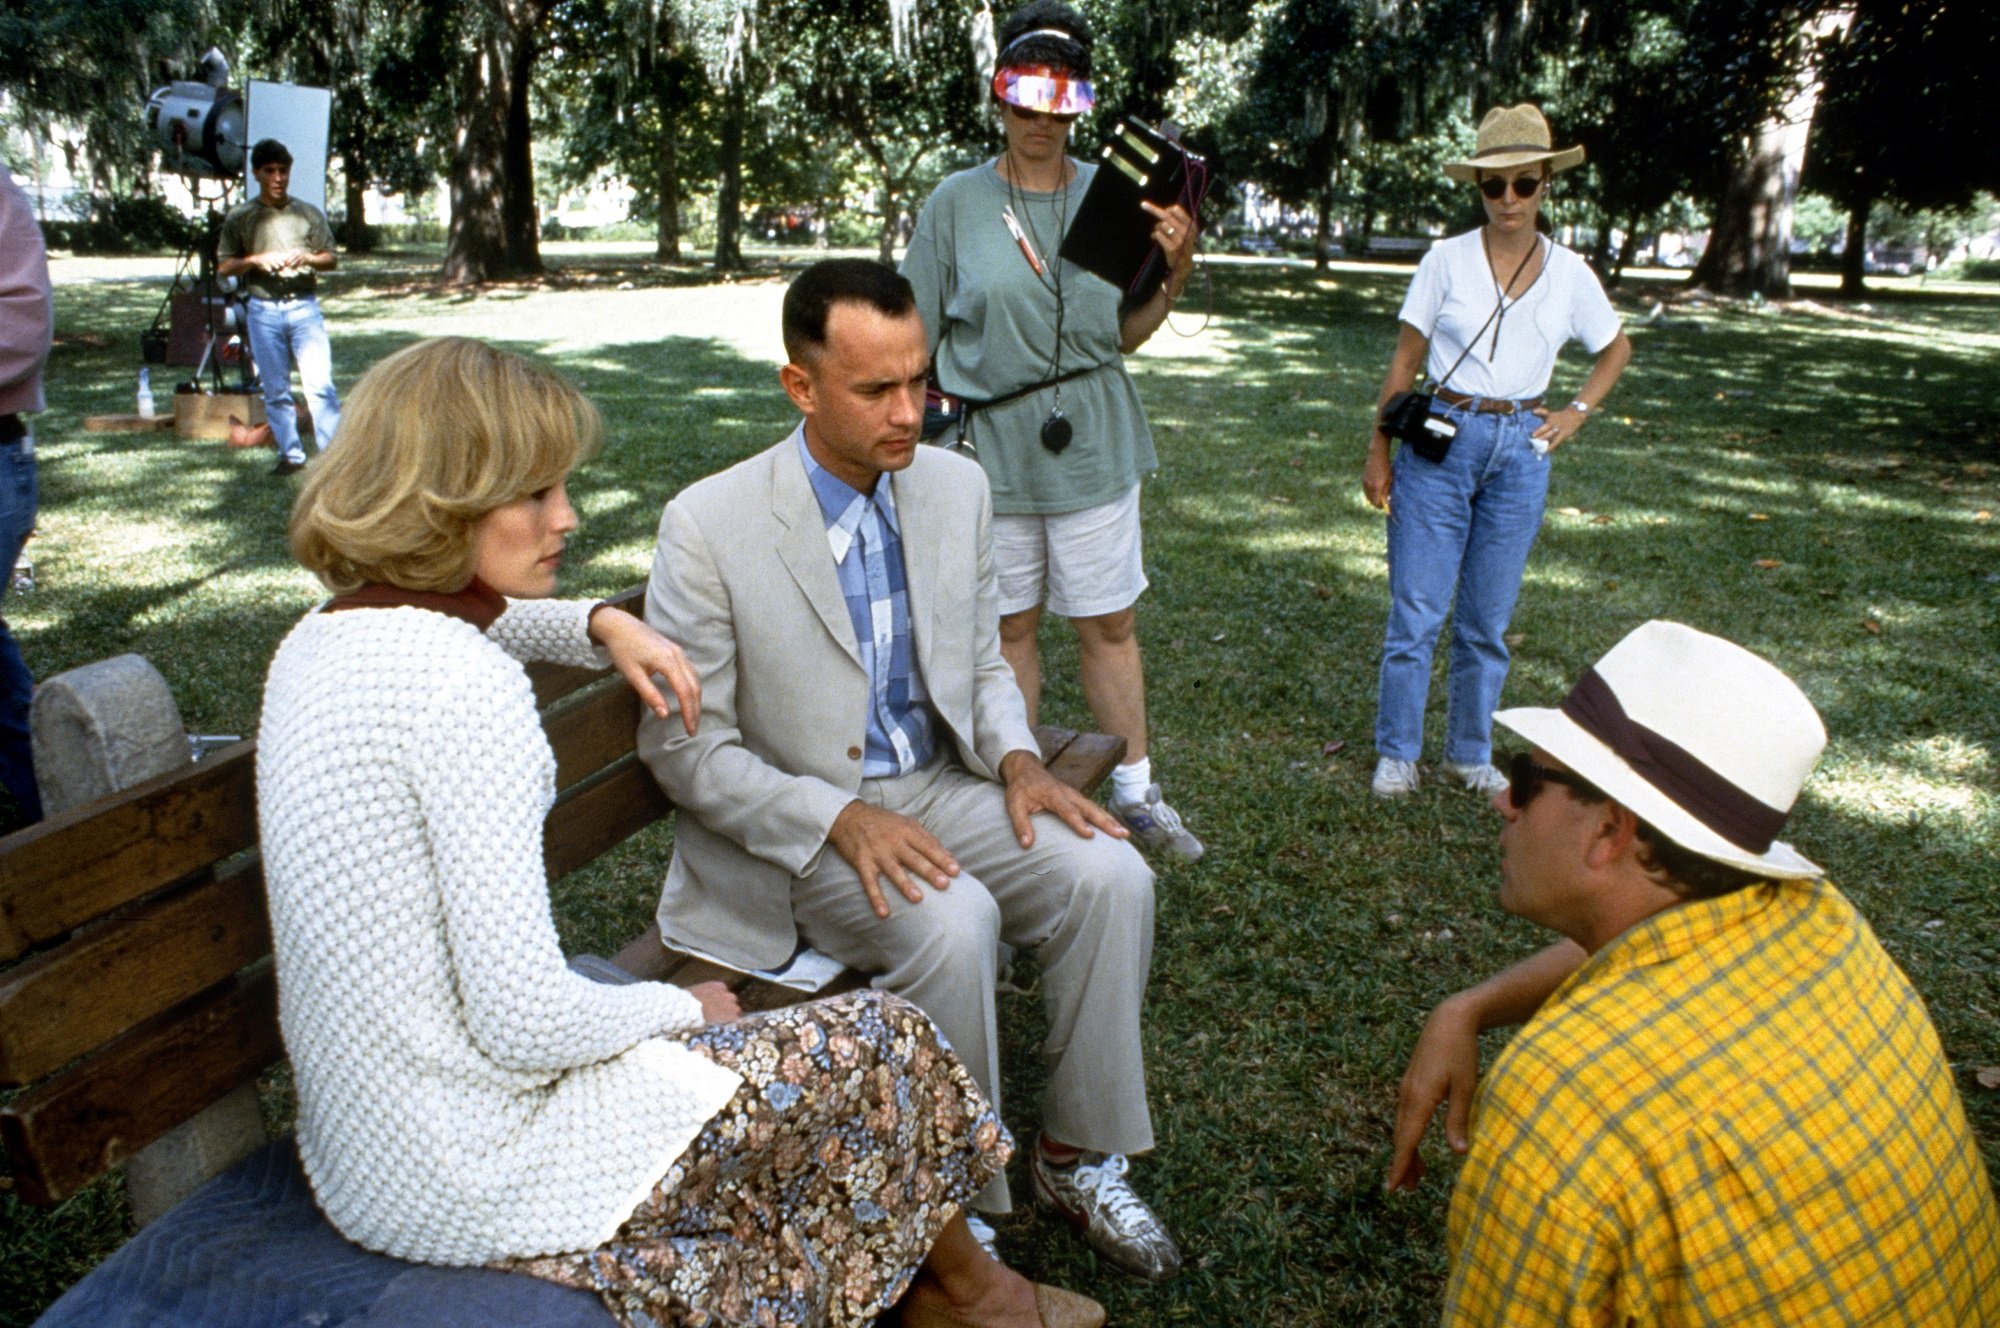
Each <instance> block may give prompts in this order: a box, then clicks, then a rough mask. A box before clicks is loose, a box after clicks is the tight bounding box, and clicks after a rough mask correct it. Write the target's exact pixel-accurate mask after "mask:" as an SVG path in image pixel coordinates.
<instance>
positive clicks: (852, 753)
mask: <svg viewBox="0 0 2000 1328" xmlns="http://www.w3.org/2000/svg"><path fill="white" fill-rule="evenodd" d="M847 759H848V760H850V761H859V760H860V759H861V749H860V748H859V747H849V748H848V749H847Z"/></svg>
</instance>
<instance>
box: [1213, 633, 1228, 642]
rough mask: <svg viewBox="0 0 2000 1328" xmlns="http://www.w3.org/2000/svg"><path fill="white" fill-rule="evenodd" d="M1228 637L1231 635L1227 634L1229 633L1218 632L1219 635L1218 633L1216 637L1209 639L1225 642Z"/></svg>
mask: <svg viewBox="0 0 2000 1328" xmlns="http://www.w3.org/2000/svg"><path fill="white" fill-rule="evenodd" d="M1228 635H1229V633H1227V632H1217V633H1216V634H1215V635H1214V636H1211V637H1209V638H1208V639H1209V640H1210V641H1221V640H1223V639H1225V638H1227V637H1228Z"/></svg>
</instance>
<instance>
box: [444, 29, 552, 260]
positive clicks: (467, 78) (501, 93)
mask: <svg viewBox="0 0 2000 1328" xmlns="http://www.w3.org/2000/svg"><path fill="white" fill-rule="evenodd" d="M545 12H546V10H545V7H544V5H543V4H541V3H532V4H510V3H506V0H499V2H498V3H495V4H494V5H492V7H491V8H490V9H489V12H487V13H486V14H485V15H484V16H483V21H479V22H478V23H477V26H478V28H479V31H478V33H477V35H476V36H475V37H474V38H473V48H472V50H471V51H470V52H469V53H468V54H467V55H466V57H465V63H464V66H463V68H462V69H461V71H460V77H459V99H458V138H457V141H456V143H455V144H454V145H453V149H452V155H451V229H450V231H449V232H448V234H447V237H446V241H445V253H444V271H443V274H442V276H443V279H444V281H445V283H446V284H447V285H454V286H468V285H478V284H479V283H481V282H485V281H502V280H507V279H509V278H513V277H528V276H535V275H538V274H539V273H540V272H541V270H542V256H541V242H540V236H539V235H538V234H537V232H536V228H535V190H534V173H533V168H532V164H531V163H530V161H529V125H528V114H527V109H528V87H527V83H528V76H529V74H530V73H531V71H532V68H533V63H534V57H535V45H534V30H535V28H536V26H537V25H539V24H540V22H541V21H542V17H543V15H544V14H545ZM517 85H518V86H517ZM517 172H518V174H517ZM510 177H512V178H510ZM524 231H525V233H523V232H524Z"/></svg>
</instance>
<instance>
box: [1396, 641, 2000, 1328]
mask: <svg viewBox="0 0 2000 1328" xmlns="http://www.w3.org/2000/svg"><path fill="white" fill-rule="evenodd" d="M1494 718H1495V719H1496V720H1498V721H1499V722H1500V723H1501V724H1503V725H1505V726H1506V727H1508V728H1511V729H1513V730H1514V731H1515V732H1517V733H1519V734H1520V735H1521V736H1522V737H1523V738H1525V739H1527V741H1528V742H1529V743H1530V744H1531V750H1530V751H1529V752H1528V753H1527V754H1526V755H1524V756H1520V757H1517V758H1515V760H1514V762H1513V766H1512V769H1511V771H1510V776H1511V779H1512V784H1511V787H1510V788H1509V789H1507V790H1505V791H1502V792H1501V793H1499V794H1497V795H1495V797H1494V806H1495V807H1496V808H1498V809H1499V811H1500V813H1501V815H1502V817H1503V818H1504V819H1505V822H1506V824H1505V826H1504V828H1503V829H1502V830H1501V836H1500V842H1501V848H1502V865H1501V886H1500V903H1501V906H1502V907H1504V908H1506V909H1507V910H1508V911H1509V912H1512V913H1516V914H1518V915H1520V916H1522V917H1524V918H1527V919H1529V920H1530V921H1533V922H1536V923H1539V924H1541V925H1543V926H1546V927H1549V928H1551V929H1552V930H1555V931H1557V932H1560V933H1562V935H1563V936H1564V937H1565V938H1566V939H1565V940H1563V941H1561V942H1559V943H1558V944H1556V945H1555V946H1552V947H1550V948H1549V949H1547V950H1544V951H1543V952H1542V953H1540V954H1538V955H1536V956H1534V957H1533V958H1531V959H1528V960H1526V961H1524V962H1522V963H1521V964H1518V965H1516V966H1515V967H1513V968H1511V969H1508V970H1506V971H1505V972H1503V973H1501V974H1498V975H1497V976H1495V977H1493V978H1491V979H1489V980H1487V981H1486V982H1484V983H1481V984H1480V985H1479V986H1476V987H1472V988H1469V989H1468V990H1466V991H1463V992H1460V993H1458V994H1457V995H1456V996H1453V997H1451V998H1449V999H1447V1000H1446V1001H1445V1002H1443V1003H1442V1004H1441V1005H1439V1006H1438V1008H1437V1009H1436V1010H1435V1011H1434V1012H1433V1013H1432V1015H1431V1018H1430V1021H1429V1022H1428V1023H1427V1024H1426V1025H1425V1028H1424V1033H1423V1036H1422V1037H1421V1038H1420V1039H1419V1041H1418V1044H1417V1049H1416V1051H1415V1053H1414V1054H1413V1055H1412V1057H1411V1061H1410V1068H1409V1070H1408V1072H1407V1073H1406V1074H1405V1075H1404V1078H1403V1085H1402V1092H1401V1097H1400V1100H1399V1102H1398V1106H1397V1118H1396V1144H1395V1152H1394V1156H1393V1157H1392V1159H1391V1161H1390V1166H1389V1175H1388V1185H1389V1188H1391V1189H1402V1188H1408V1187H1411V1186H1414V1185H1415V1184H1416V1182H1417V1180H1418V1179H1419V1178H1420V1177H1421V1176H1422V1173H1423V1164H1422V1162H1421V1161H1420V1160H1419V1159H1418V1156H1417V1145H1418V1142H1419V1141H1420V1140H1421V1138H1422V1136H1423V1133H1424V1130H1425V1128H1426V1127H1427V1125H1428V1123H1429V1121H1430V1118H1431V1116H1432V1115H1433V1113H1434V1112H1435V1110H1436V1108H1437V1106H1438V1104H1439V1103H1441V1102H1446V1101H1447V1100H1448V1101H1449V1103H1450V1109H1449V1112H1448V1118H1447V1124H1446V1135H1447V1138H1448V1140H1449V1141H1450V1143H1451V1145H1452V1147H1454V1148H1455V1149H1457V1150H1458V1151H1461V1152H1465V1153H1466V1159H1465V1166H1464V1168H1463V1170H1462V1171H1461V1172H1460V1174H1459V1178H1458V1183H1457V1185H1456V1187H1455V1188H1454V1189H1453V1191H1452V1201H1451V1217H1450V1225H1449V1241H1450V1254H1451V1265H1452V1266H1451V1279H1450V1282H1449V1284H1448V1286H1447V1288H1446V1291H1445V1311H1444V1322H1445V1323H1446V1324H1447V1325H1450V1326H1451V1328H1470V1326H1471V1325H1480V1326H1481V1328H1491V1326H1497V1325H1509V1326H1510V1328H1511V1326H1512V1325H1565V1326H1567V1325H1602V1326H1604V1328H1624V1325H1639V1326H1641V1328H1652V1326H1653V1325H1664V1326H1678V1325H1695V1324H1700V1325H1715V1326H1717V1328H1722V1326H1725V1325H1752V1324H1755V1325H1774V1326H1775V1325H1784V1326H1786V1328H1791V1326H1810V1328H1822V1326H1832V1325H1849V1324H1868V1325H1877V1326H1882V1328H1886V1326H1887V1325H1916V1324H1923V1325H1935V1326H1936V1328H1975V1326H1976V1325H1987V1324H1991V1325H2000V1215H1997V1214H1996V1211H1995V1206H1994V1197H1993V1188H1992V1184H1991V1182H1990V1181H1989V1180H1988V1178H1987V1174H1986V1167H1985V1165H1984V1163H1983V1162H1982V1161H1981V1159H1980V1154H1979V1149H1978V1145H1977V1144H1976V1143H1975V1142H1974V1140H1973V1138H1972V1132H1971V1129H1970V1128H1969V1126H1968V1125H1967V1122H1966V1118H1965V1109H1964V1105H1963V1104H1962V1103H1961V1102H1960V1100H1959V1097H1958V1092H1957V1089H1956V1088H1955V1086H1954V1085H1953V1082H1952V1077H1951V1070H1950V1067H1949V1065H1948V1064H1947V1062H1946V1060H1945V1057H1944V1052H1943V1049H1942V1048H1941V1047H1940V1045H1939V1043H1938V1037H1937V1032H1936V1030H1935V1029H1933V1028H1932V1026H1931V1021H1930V1017H1929V1015H1928V1014H1927V1013H1926V1012H1925V1010H1924V1005H1923V1002H1922V1000H1921V998H1919V997H1918V995H1917V993H1916V992H1915V990H1914V989H1912V988H1911V986H1910V984H1909V980H1908V979H1907V978H1905V977H1904V975H1903V973H1902V971H1901V970H1900V969H1898V968H1897V967H1896V965H1895V963H1894V962H1893V961H1892V960H1891V959H1890V958H1889V956H1888V955H1887V954H1886V953H1884V951H1883V949H1882V947H1881V945H1880V943H1879V942H1877V940H1876V939H1875V935H1874V933H1873V932H1872V931H1870V930H1869V928H1868V924H1867V923H1866V922H1865V921H1863V920H1862V918H1861V916H1860V915H1859V914H1858V913H1856V912H1855V910H1854V907H1853V905H1851V904H1850V903H1848V901H1847V900H1846V898H1845V897H1843V896H1842V895H1841V894H1840V892H1839V891H1837V890H1835V889H1834V888H1833V886H1832V885H1830V884H1829V883H1828V882H1827V881H1826V880H1825V879H1824V877H1823V873H1822V872H1821V871H1820V869H1819V868H1818V867H1816V866H1815V865H1813V864H1812V863H1811V862H1809V861H1807V860H1806V859H1805V858H1804V857H1802V856H1801V855H1800V854H1798V853H1797V852H1796V851H1794V850H1793V849H1792V848H1791V847H1790V846H1789V845H1786V844H1784V843H1781V842H1779V840H1778V838H1777V836H1778V833H1779V832H1780V831H1781V830H1782V828H1783V826H1784V822H1785V818H1786V815H1787V814H1788V813H1789V812H1790V810H1791V807H1792V803H1793V801H1794V799H1795V798H1796V797H1797V795H1798V792H1799V789H1800V787H1801V786H1802V785H1803V784H1804V783H1805V780H1806V777H1807V776H1808V775H1809V774H1810V773H1811V772H1812V767H1813V764H1814V763H1815V762H1816V761H1817V760H1818V758H1819V753H1820V749H1821V748H1822V747H1823V746H1824V745H1825V741H1826V734H1825V730H1824V729H1823V728H1822V727H1821V725H1820V721H1819V716H1818V714H1817V713H1816V712H1815V711H1814V710H1813V707H1812V704H1811V702H1809V701H1807V700H1806V698H1805V695H1804V694H1803V693H1802V692H1800V691H1799V689H1798V687H1797V686H1796V685H1795V684H1794V683H1793V682H1792V681H1791V680H1790V679H1789V678H1787V677H1785V675H1784V674H1782V673H1780V672H1779V671H1778V670H1777V669H1776V668H1774V667H1772V666H1771V665H1770V664H1769V663H1767V662H1766V661H1764V660H1763V659H1761V658H1759V657H1758V656H1756V655H1753V654H1751V653H1750V652H1749V651H1747V650H1744V649H1742V648H1741V647H1739V646H1735V645H1732V644H1730V643H1729V642H1727V641H1723V640H1721V639H1719V638H1717V637H1713V636H1708V635H1705V634H1703V633H1701V632H1697V631H1695V630H1693V629H1692V628H1688V627H1683V626H1680V625H1678V624H1675V623H1664V622H1652V623H1647V624H1646V625H1645V626H1643V627H1641V628H1639V629H1638V630H1636V631H1634V632H1633V633H1632V634H1631V635H1629V636H1627V637H1626V638H1625V639H1624V640H1623V641H1621V642H1619V644H1618V645H1617V646H1616V647H1614V648H1613V649H1612V651H1611V652H1610V653H1609V654H1607V655H1606V656H1605V657H1604V658H1603V659H1602V660H1600V661H1599V662H1598V664H1597V666H1596V667H1595V668H1594V669H1591V670H1589V671H1588V672H1586V673H1585V674H1584V676H1583V678H1582V680H1581V681H1579V682H1578V683H1577V686H1576V688H1575V690H1573V691H1572V692H1571V693H1570V695H1569V697H1568V698H1567V699H1566V700H1564V702H1563V703H1562V706H1561V707H1560V708H1558V709H1515V710H1503V711H1501V712H1499V713H1498V714H1497V715H1495V716H1494ZM1523 1020H1526V1021H1527V1022H1526V1027H1524V1028H1523V1029H1521V1031H1520V1032H1518V1033H1517V1034H1515V1036H1514V1038H1513V1040H1512V1041H1511V1042H1510V1043H1509V1044H1508V1046H1507V1048H1506V1050H1505V1051H1504V1052H1502V1053H1501V1055H1500V1056H1499V1057H1498V1058H1497V1059H1496V1060H1495V1062H1494V1064H1493V1067H1492V1069H1491V1070H1490V1071H1489V1072H1488V1074H1487V1075H1486V1078H1485V1081H1484V1082H1483V1083H1480V1084H1479V1086H1478V1092H1477V1096H1476V1098H1475V1097H1474V1095H1473V1084H1474V1083H1475V1082H1476V1081H1477V1078H1478V1045H1477V1038H1478V1034H1479V1032H1480V1030H1482V1029H1485V1028H1493V1027H1498V1026H1501V1025H1504V1024H1509V1023H1519V1022H1522V1021H1523ZM1468 1107H1469V1110H1468ZM1468 1116H1470V1123H1471V1126H1472V1129H1471V1131H1470V1138H1469V1140H1468V1138H1467V1129H1466V1126H1467V1118H1468Z"/></svg>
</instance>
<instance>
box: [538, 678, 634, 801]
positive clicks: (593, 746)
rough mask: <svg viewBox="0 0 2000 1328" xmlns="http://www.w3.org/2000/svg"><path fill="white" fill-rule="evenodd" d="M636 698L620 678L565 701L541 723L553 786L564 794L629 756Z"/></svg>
mask: <svg viewBox="0 0 2000 1328" xmlns="http://www.w3.org/2000/svg"><path fill="white" fill-rule="evenodd" d="M638 725H639V698H638V697H636V696H634V695H633V694H632V688H631V686H630V685H629V684H627V683H626V681H625V680H624V679H623V678H614V679H612V680H610V681H608V682H605V683H601V684H599V685H597V686H595V687H593V688H592V689H590V690H589V691H586V692H584V693H583V694H582V696H581V697H579V698H577V699H574V700H570V701H566V702H564V703H563V705H562V706H561V707H560V708H559V709H556V710H553V711H551V712H550V713H549V714H548V715H547V716H545V717H544V719H543V721H542V728H543V731H544V732H546V733H547V734H548V739H549V748H550V750H552V751H553V752H555V755H556V787H557V788H559V789H566V788H568V787H569V786H570V785H572V784H574V783H576V782H577V781H578V780H581V779H587V778H589V777H590V776H591V775H594V774H596V773H597V772H598V771H600V770H602V769H604V768H605V767H607V766H609V765H612V764H614V763H615V762H617V761H618V760H619V759H621V758H622V757H625V756H628V755H630V754H631V752H632V749H633V747H634V745H635V742H636V740H637V737H638Z"/></svg>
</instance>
